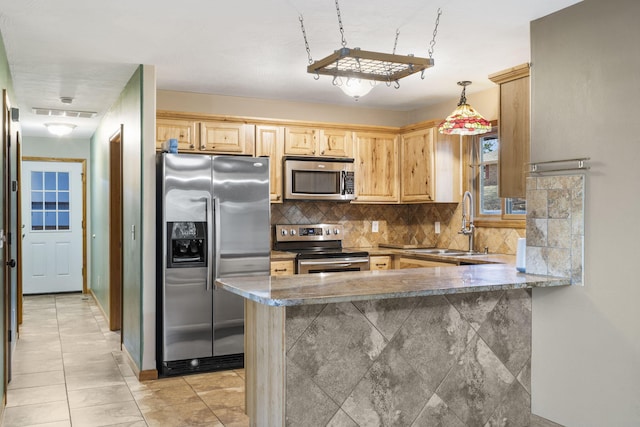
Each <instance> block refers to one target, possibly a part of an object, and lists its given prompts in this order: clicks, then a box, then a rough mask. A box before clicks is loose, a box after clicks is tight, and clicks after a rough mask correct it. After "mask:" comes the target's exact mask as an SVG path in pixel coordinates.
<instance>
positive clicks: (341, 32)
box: [336, 0, 347, 47]
mask: <svg viewBox="0 0 640 427" xmlns="http://www.w3.org/2000/svg"><path fill="white" fill-rule="evenodd" d="M336 12H337V13H338V24H339V25H340V35H341V36H342V47H347V40H346V39H345V38H344V27H343V26H342V16H341V15H340V5H339V4H338V0H336Z"/></svg>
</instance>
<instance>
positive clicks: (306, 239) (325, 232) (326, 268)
mask: <svg viewBox="0 0 640 427" xmlns="http://www.w3.org/2000/svg"><path fill="white" fill-rule="evenodd" d="M275 234H276V235H275V245H274V247H275V249H276V250H279V251H287V252H295V253H296V254H297V255H296V273H297V274H307V273H327V272H337V271H362V270H369V253H368V252H365V251H354V250H349V249H344V248H343V247H342V239H343V236H344V228H343V227H342V224H282V225H276V228H275Z"/></svg>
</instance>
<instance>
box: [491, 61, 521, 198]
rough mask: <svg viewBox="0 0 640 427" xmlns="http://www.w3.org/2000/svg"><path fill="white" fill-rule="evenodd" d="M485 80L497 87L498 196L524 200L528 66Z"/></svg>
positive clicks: (503, 72) (492, 75)
mask: <svg viewBox="0 0 640 427" xmlns="http://www.w3.org/2000/svg"><path fill="white" fill-rule="evenodd" d="M489 79H490V80H491V81H492V82H494V83H497V84H499V85H500V118H499V120H498V129H499V131H498V132H499V138H500V144H499V146H498V150H499V157H500V161H499V163H498V168H499V172H498V195H499V196H500V197H525V193H526V171H527V166H528V163H529V150H530V148H529V147H530V142H529V141H530V115H531V112H530V111H531V109H530V101H529V98H530V96H529V92H530V88H529V86H530V83H529V64H522V65H518V66H516V67H513V68H509V69H507V70H504V71H500V72H498V73H494V74H491V75H490V76H489Z"/></svg>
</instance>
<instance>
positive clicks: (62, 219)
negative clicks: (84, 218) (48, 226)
mask: <svg viewBox="0 0 640 427" xmlns="http://www.w3.org/2000/svg"><path fill="white" fill-rule="evenodd" d="M69 228H70V226H69V212H58V230H68V229H69Z"/></svg>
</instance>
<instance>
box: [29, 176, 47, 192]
mask: <svg viewBox="0 0 640 427" xmlns="http://www.w3.org/2000/svg"><path fill="white" fill-rule="evenodd" d="M43 179H44V174H43V173H42V172H31V189H32V190H43V189H44V187H43Z"/></svg>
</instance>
